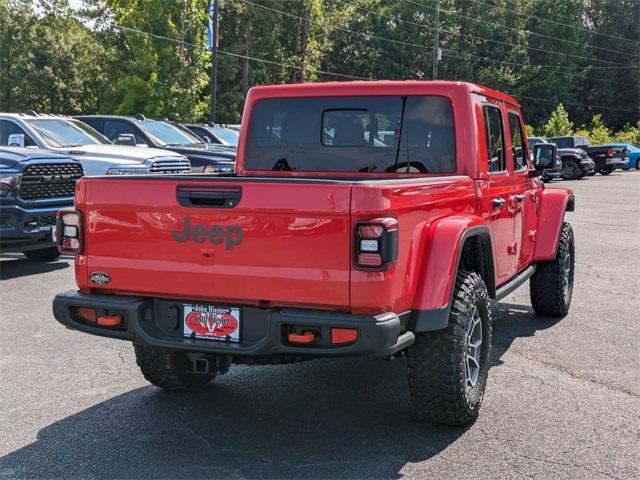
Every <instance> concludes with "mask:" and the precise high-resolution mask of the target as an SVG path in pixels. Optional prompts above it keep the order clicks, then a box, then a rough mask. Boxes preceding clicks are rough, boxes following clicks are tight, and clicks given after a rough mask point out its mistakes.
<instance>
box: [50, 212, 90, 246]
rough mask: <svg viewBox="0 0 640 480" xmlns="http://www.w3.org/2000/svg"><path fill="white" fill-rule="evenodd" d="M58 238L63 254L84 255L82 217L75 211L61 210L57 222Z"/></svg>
mask: <svg viewBox="0 0 640 480" xmlns="http://www.w3.org/2000/svg"><path fill="white" fill-rule="evenodd" d="M56 238H57V242H58V250H60V252H61V253H65V254H69V255H75V254H77V253H82V247H83V243H82V215H81V214H80V212H77V211H75V210H60V211H59V212H58V215H57V220H56Z"/></svg>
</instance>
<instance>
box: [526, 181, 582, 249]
mask: <svg viewBox="0 0 640 480" xmlns="http://www.w3.org/2000/svg"><path fill="white" fill-rule="evenodd" d="M572 193H573V192H572V191H571V190H568V189H555V188H547V189H545V190H544V191H542V192H541V195H540V197H539V204H540V207H539V208H540V218H539V221H538V231H537V236H536V237H537V240H536V245H535V253H534V260H535V261H545V260H553V259H554V258H555V256H556V250H557V249H558V240H559V238H560V230H561V229H562V222H563V220H564V212H565V211H566V209H567V202H568V200H569V195H570V194H572Z"/></svg>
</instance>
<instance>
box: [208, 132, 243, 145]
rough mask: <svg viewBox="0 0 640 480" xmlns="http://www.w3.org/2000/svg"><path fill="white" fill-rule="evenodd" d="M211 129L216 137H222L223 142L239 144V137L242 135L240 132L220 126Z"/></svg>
mask: <svg viewBox="0 0 640 480" xmlns="http://www.w3.org/2000/svg"><path fill="white" fill-rule="evenodd" d="M209 130H211V133H213V134H214V135H215V136H216V137H218V138H219V139H221V140H222V141H223V142H225V143H227V144H229V145H233V146H234V147H237V146H238V138H239V137H240V135H239V134H238V132H234V131H233V130H229V129H228V128H220V127H213V128H210V129H209Z"/></svg>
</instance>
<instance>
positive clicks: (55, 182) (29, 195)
mask: <svg viewBox="0 0 640 480" xmlns="http://www.w3.org/2000/svg"><path fill="white" fill-rule="evenodd" d="M80 177H82V166H81V165H80V164H79V163H46V164H37V165H30V166H29V167H27V169H26V170H25V171H24V172H23V174H22V185H21V186H20V196H21V197H22V198H24V199H25V200H33V199H36V198H54V197H73V195H74V193H75V189H76V181H77V180H78V179H79V178H80Z"/></svg>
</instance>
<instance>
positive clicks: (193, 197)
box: [176, 186, 242, 208]
mask: <svg viewBox="0 0 640 480" xmlns="http://www.w3.org/2000/svg"><path fill="white" fill-rule="evenodd" d="M176 198H177V200H178V203H179V204H180V205H182V206H183V207H209V208H233V207H235V206H236V205H237V204H238V202H240V199H241V198H242V187H226V186H211V187H209V186H205V187H181V186H179V187H177V188H176Z"/></svg>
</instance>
